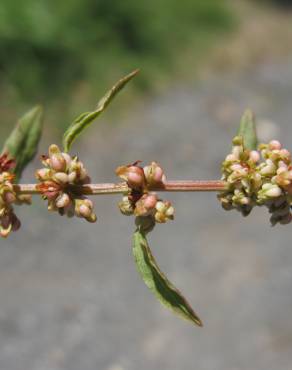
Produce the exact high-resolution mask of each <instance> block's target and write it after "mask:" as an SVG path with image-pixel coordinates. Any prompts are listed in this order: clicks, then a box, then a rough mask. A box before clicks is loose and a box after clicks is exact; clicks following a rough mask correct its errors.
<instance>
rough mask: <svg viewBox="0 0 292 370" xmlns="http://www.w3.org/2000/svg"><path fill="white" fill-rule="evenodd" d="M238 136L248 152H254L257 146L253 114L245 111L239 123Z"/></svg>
mask: <svg viewBox="0 0 292 370" xmlns="http://www.w3.org/2000/svg"><path fill="white" fill-rule="evenodd" d="M238 135H239V136H242V137H243V143H244V146H245V148H247V149H249V150H256V149H257V146H258V139H257V132H256V122H255V117H254V114H253V112H252V111H251V110H249V109H247V110H246V111H245V112H244V114H243V116H242V118H241V121H240V126H239V131H238Z"/></svg>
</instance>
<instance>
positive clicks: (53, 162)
mask: <svg viewBox="0 0 292 370" xmlns="http://www.w3.org/2000/svg"><path fill="white" fill-rule="evenodd" d="M49 164H50V167H51V168H52V169H53V170H55V171H58V172H63V171H65V170H66V161H65V159H64V157H63V156H62V154H53V155H52V156H50V162H49Z"/></svg>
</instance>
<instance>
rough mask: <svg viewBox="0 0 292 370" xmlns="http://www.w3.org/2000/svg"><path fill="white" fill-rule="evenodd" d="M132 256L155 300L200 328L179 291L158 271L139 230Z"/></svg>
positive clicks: (197, 319) (196, 318) (190, 308)
mask: <svg viewBox="0 0 292 370" xmlns="http://www.w3.org/2000/svg"><path fill="white" fill-rule="evenodd" d="M133 254H134V257H135V261H136V265H137V269H138V271H139V273H140V275H141V276H142V279H143V280H144V282H145V284H146V285H147V287H148V288H149V289H150V290H151V291H152V292H153V293H154V294H155V296H156V297H157V299H158V300H159V301H160V302H161V303H162V304H163V305H164V306H165V307H167V308H169V309H171V310H172V311H173V312H174V313H175V314H177V315H179V316H180V317H182V318H184V319H186V320H188V321H191V322H192V323H193V324H196V325H198V326H202V322H201V320H200V319H199V317H198V316H197V315H196V313H195V312H194V311H193V309H192V307H191V306H190V304H189V303H188V302H187V300H186V299H185V298H184V297H183V296H182V294H181V293H180V292H179V290H178V289H177V288H176V287H175V286H174V285H173V284H172V283H171V282H170V281H169V280H168V279H167V277H166V276H165V275H164V274H163V273H162V271H161V270H160V269H159V267H158V265H157V263H156V261H155V259H154V257H153V255H152V253H151V250H150V247H149V245H148V242H147V239H146V236H145V234H144V232H143V231H140V230H139V229H138V230H136V232H135V233H134V245H133Z"/></svg>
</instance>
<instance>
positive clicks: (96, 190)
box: [14, 180, 226, 195]
mask: <svg viewBox="0 0 292 370" xmlns="http://www.w3.org/2000/svg"><path fill="white" fill-rule="evenodd" d="M73 186H74V185H72V187H73ZM75 187H76V191H78V192H80V193H81V194H84V195H102V194H127V193H128V192H130V188H129V187H128V185H127V184H126V183H125V182H122V183H117V184H87V185H80V186H77V185H75ZM225 187H226V184H225V182H224V181H220V180H210V181H201V180H199V181H166V182H165V183H164V184H162V185H160V186H155V187H152V188H151V189H149V190H151V191H164V192H195V191H222V190H224V189H225ZM14 190H15V191H16V192H17V193H18V194H31V195H34V194H39V193H40V191H39V190H38V189H37V184H17V185H14Z"/></svg>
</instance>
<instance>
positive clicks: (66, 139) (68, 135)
mask: <svg viewBox="0 0 292 370" xmlns="http://www.w3.org/2000/svg"><path fill="white" fill-rule="evenodd" d="M138 72H139V70H138V69H136V70H135V71H133V72H131V73H130V74H128V75H127V76H125V77H123V78H122V79H121V80H119V81H118V82H117V83H116V84H115V85H114V86H113V87H112V88H111V89H110V90H109V91H108V92H107V93H106V94H105V96H104V97H103V98H102V99H101V100H100V101H99V102H98V105H97V108H96V109H95V110H94V111H92V112H86V113H82V114H81V115H80V116H79V117H77V118H76V119H75V121H74V122H73V123H72V124H71V125H70V126H69V128H68V129H67V130H66V132H65V134H64V136H63V146H64V151H65V152H68V151H69V150H70V148H71V145H72V143H73V141H74V140H76V138H77V137H78V136H79V135H80V134H81V132H82V131H83V130H84V129H85V128H86V127H88V126H89V125H90V124H91V123H92V122H93V121H94V120H95V118H97V117H98V116H99V115H100V114H101V113H102V112H103V111H104V110H105V109H106V107H107V106H108V105H109V104H110V102H111V101H112V100H113V99H114V97H115V96H116V95H117V94H118V93H119V92H120V91H121V90H122V89H123V88H124V87H125V85H126V84H127V83H128V82H129V81H130V80H131V79H132V78H133V77H135V76H136V74H137V73H138Z"/></svg>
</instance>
